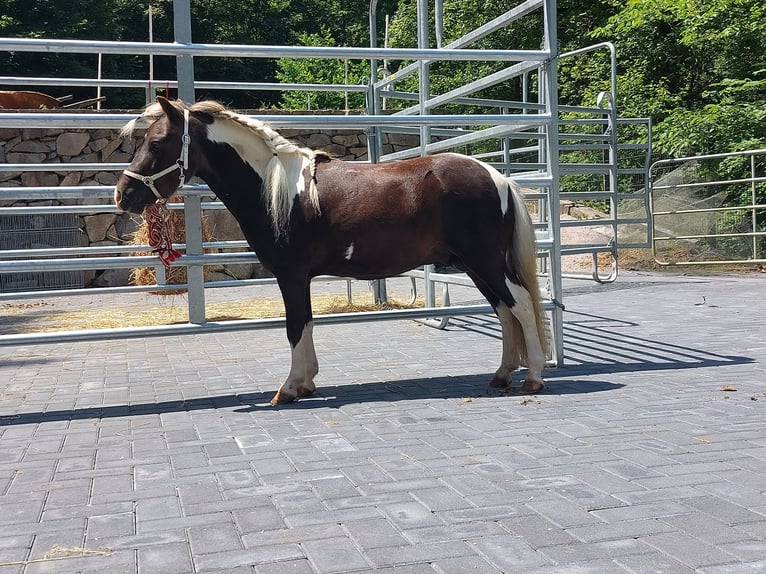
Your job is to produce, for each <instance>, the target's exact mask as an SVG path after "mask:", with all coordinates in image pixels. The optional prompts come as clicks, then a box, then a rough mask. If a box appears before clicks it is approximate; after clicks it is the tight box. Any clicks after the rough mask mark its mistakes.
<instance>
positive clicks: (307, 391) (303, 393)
mask: <svg viewBox="0 0 766 574" xmlns="http://www.w3.org/2000/svg"><path fill="white" fill-rule="evenodd" d="M315 388H316V387H314V385H311V386H310V387H298V396H299V397H300V398H304V397H308V396H311V395H313V394H314V389H315Z"/></svg>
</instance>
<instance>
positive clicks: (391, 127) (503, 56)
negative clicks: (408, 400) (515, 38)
mask: <svg viewBox="0 0 766 574" xmlns="http://www.w3.org/2000/svg"><path fill="white" fill-rule="evenodd" d="M418 9H419V12H420V15H421V16H420V18H421V20H423V19H424V18H425V17H424V14H427V6H426V3H425V0H419V4H418ZM539 10H542V11H543V15H544V18H543V27H542V30H541V33H542V35H543V38H544V41H543V47H542V49H540V50H475V49H470V48H467V46H469V45H470V44H471V43H472V42H474V41H476V40H477V39H479V38H482V37H484V36H486V35H488V34H490V33H491V32H493V31H495V30H497V29H499V28H501V27H503V26H506V25H508V24H509V23H510V22H513V21H515V20H518V19H520V18H523V17H525V16H527V15H529V14H531V13H533V12H535V11H539ZM370 12H371V47H370V48H322V47H302V46H300V47H296V46H236V45H210V44H194V43H191V42H185V43H173V44H162V43H144V42H91V41H87V42H83V41H75V40H46V39H9V38H4V39H2V38H0V50H16V51H29V52H43V53H44V52H50V51H57V52H68V53H79V54H116V53H120V54H124V53H133V54H145V55H171V56H176V57H178V58H189V57H194V56H215V57H245V58H280V57H289V58H342V59H354V58H357V59H367V60H370V62H371V64H373V65H372V66H371V69H372V74H373V75H372V78H371V82H370V84H369V85H368V86H359V85H340V84H332V85H318V84H273V83H253V82H247V83H238V82H205V81H197V80H195V79H194V78H193V77H192V78H189V77H185V78H184V77H182V76H181V70H180V69H179V77H178V80H176V81H173V80H155V82H157V83H162V84H165V83H167V84H169V85H171V86H178V87H179V91H180V89H181V87H182V85H183V84H184V83H187V84H188V83H191V85H192V87H193V86H197V87H200V88H203V87H204V88H205V89H263V90H275V89H280V90H283V89H289V90H296V89H298V90H306V91H310V90H328V91H336V90H337V91H357V92H365V93H366V94H367V96H366V97H367V102H368V109H367V113H366V114H365V115H361V116H349V115H344V116H335V115H333V116H329V115H301V116H290V115H269V116H268V117H267V118H266V120H267V121H268V123H269V124H270V125H271V126H273V127H275V128H277V129H279V128H317V129H327V128H330V129H344V128H353V129H364V130H365V133H366V134H367V140H368V152H369V153H368V156H369V160H370V161H391V160H395V159H399V158H403V157H411V156H416V155H421V154H426V153H435V152H439V151H444V150H455V151H463V152H469V153H470V152H471V147H472V146H474V145H475V144H479V143H483V144H484V148H483V149H482V151H481V152H480V153H478V154H476V155H477V156H478V157H480V158H481V159H483V160H485V161H488V162H490V163H491V164H493V165H495V166H496V167H497V168H498V169H501V171H504V172H505V173H506V175H509V176H512V177H513V178H514V179H515V180H516V181H517V182H519V183H520V184H521V185H522V186H524V187H526V188H529V194H528V199H529V200H530V201H532V202H534V205H535V209H533V213H535V216H536V221H537V223H536V228H537V237H538V251H539V256H540V257H541V273H542V275H543V279H544V281H543V290H544V295H545V301H546V302H545V308H546V310H547V312H548V314H549V317H550V324H551V337H552V349H553V354H552V357H551V358H550V362H551V363H552V364H556V365H561V364H562V363H563V346H564V341H563V293H562V276H563V275H564V274H563V273H562V271H561V257H562V255H569V254H573V253H593V254H594V271H593V272H592V273H591V275H590V276H591V277H592V278H593V279H595V280H597V281H605V280H606V281H611V280H614V277H616V272H617V271H616V266H615V267H614V268H613V269H612V270H611V271H610V275H609V276H608V277H606V278H604V277H602V276H600V275H599V272H598V269H597V265H596V254H597V253H599V252H603V251H608V252H609V253H612V254H614V253H615V249H616V247H615V244H616V236H617V232H616V229H617V225H618V224H619V223H620V221H619V217H618V214H617V207H616V205H617V202H618V197H617V193H618V187H619V185H618V179H619V176H620V175H621V174H622V172H621V171H620V170H621V169H631V170H634V171H640V170H641V167H640V166H639V167H631V168H620V167H619V166H618V165H617V164H618V154H619V151H618V147H619V141H618V140H619V138H618V129H619V125H620V123H621V122H622V120H620V119H619V118H617V111H616V108H615V106H614V101H615V94H616V91H615V90H616V61H615V58H614V49H613V47H612V46H611V45H609V44H600V45H597V46H595V47H591V48H586V49H584V50H582V51H577V52H572V53H569V54H561V55H559V54H557V53H556V46H557V38H556V9H555V2H554V1H553V0H528V1H525V2H522V3H521V4H519V5H518V6H516V7H513V8H511V9H510V10H508V11H507V12H505V13H504V14H502V15H500V16H498V17H497V18H495V19H494V20H492V21H491V22H489V23H487V24H485V25H484V26H482V27H480V28H478V29H477V30H474V31H473V32H471V33H469V34H467V35H466V36H464V37H463V38H460V39H458V40H456V41H455V42H453V43H451V44H449V45H447V46H444V47H443V48H441V49H431V48H429V47H427V40H426V39H425V38H426V37H427V34H425V33H423V32H422V31H421V42H420V45H419V47H418V48H417V49H391V48H386V49H384V48H378V47H376V44H375V42H374V37H375V36H376V34H375V29H376V28H375V27H376V23H375V22H374V0H373V3H372V4H371V11H370ZM426 20H427V18H426ZM602 50H608V51H610V57H611V59H612V62H611V72H610V73H611V74H612V76H611V78H610V82H611V84H612V88H611V90H612V91H611V92H608V91H607V92H606V95H604V96H603V98H602V99H601V100H600V101H599V102H597V103H596V104H595V105H594V106H592V107H590V108H583V107H577V108H570V107H564V106H559V104H558V91H557V62H558V60H559V59H560V58H565V57H580V56H582V55H583V54H589V53H590V52H594V51H595V52H597V51H602ZM386 59H408V60H412V61H413V63H412V64H410V65H409V66H407V67H405V68H403V69H402V70H399V71H398V72H397V75H396V78H397V79H401V78H402V77H403V75H406V74H414V73H417V74H419V92H418V93H405V92H401V91H398V90H396V89H395V81H397V80H395V79H394V78H393V77H391V76H388V77H384V78H379V77H378V69H377V65H376V62H378V61H383V60H386ZM444 60H465V61H471V60H481V61H487V60H491V61H498V62H504V63H505V64H507V65H505V64H504V65H505V67H503V68H502V69H501V70H500V71H499V72H497V73H495V74H492V75H490V76H487V77H485V78H479V79H477V80H475V81H473V82H470V83H469V84H466V85H465V86H462V87H459V88H456V89H454V90H451V91H450V92H448V93H445V94H439V95H431V94H430V93H429V92H430V88H429V80H428V74H429V66H428V64H429V63H430V62H437V61H444ZM511 78H519V79H520V80H521V82H522V84H523V86H524V95H523V98H522V100H521V101H506V100H491V99H486V98H481V97H476V96H475V93H476V92H478V91H480V90H482V89H484V88H486V87H489V86H493V85H497V84H499V83H502V82H505V81H507V80H508V79H511ZM23 81H26V82H27V85H28V84H29V83H30V82H32V83H34V82H37V83H38V85H46V86H55V85H61V86H63V85H92V86H96V85H99V86H103V87H125V88H130V89H139V88H140V89H144V88H145V86H146V82H145V81H141V80H125V79H101V78H99V79H98V80H93V79H87V78H64V79H56V78H32V79H30V78H26V80H25V79H23V78H7V77H5V78H4V77H0V84H6V85H22V82H23ZM535 82H536V85H537V89H536V92H537V94H539V95H538V97H537V99H536V100H535V99H534V98H533V97H531V96H530V92H532V91H533V90H531V89H530V87H531V86H532V85H533V83H535ZM187 89H188V88H187ZM384 98H386V99H388V100H395V99H400V100H405V101H412V102H416V104H415V105H413V106H410V107H406V108H405V109H403V110H400V111H397V112H395V113H385V111H384V110H383V109H382V101H383V99H384ZM447 103H459V104H462V105H464V106H466V107H468V108H470V107H475V108H476V110H480V111H479V113H476V112H474V113H464V114H442V113H437V112H438V108H439V107H440V106H442V105H444V104H447ZM488 108H489V109H495V110H497V113H487V112H486V110H487V109H488ZM569 116H577V117H571V118H570V117H569ZM134 117H135V115H134V114H125V113H105V112H100V113H90V112H81V113H68V112H67V113H43V112H28V113H27V112H14V113H11V112H0V128H25V129H28V128H59V129H89V130H91V129H117V128H120V127H122V126H123V125H124V124H125V123H127V121H129V120H130V119H133V118H134ZM639 121H643V120H639ZM594 125H596V126H598V127H597V128H596V129H595V130H594V129H593V126H594ZM583 132H585V133H583ZM385 133H411V134H418V135H419V136H420V145H419V146H417V147H414V148H411V149H406V150H400V151H398V152H393V153H388V154H383V153H382V149H383V148H382V136H383V134H385ZM649 133H650V130H649ZM486 142H497V148H496V150H495V151H487V145H486ZM647 146H648V147H647ZM649 147H650V138H648V143H647V145H645V146H642V147H640V150H639V151H640V152H641V153H644V152H645V153H647V154H648V151H647V150H648V149H649ZM573 151H574V152H583V153H584V154H585V155H586V156H587V154H588V153H591V152H594V151H597V152H599V153H602V154H603V155H602V160H601V161H600V162H584V163H581V164H580V165H575V164H574V163H569V162H567V161H564V159H565V157H564V155H563V154H565V153H567V152H573ZM124 167H126V166H125V165H124V164H104V163H93V164H90V163H72V164H56V166H55V170H56V171H66V170H71V171H88V170H91V171H117V172H118V171H120V170H122V169H124ZM46 169H47V170H50V169H51V164H48V163H41V164H24V165H2V166H0V170H3V171H25V170H26V171H45V170H46ZM644 169H645V168H644ZM0 173H1V172H0ZM573 173H576V174H583V173H586V174H600V175H603V176H605V177H604V179H603V181H605V182H606V183H605V185H604V187H605V189H599V190H593V191H587V192H582V191H578V192H571V197H573V198H574V200H575V201H584V200H590V199H605V200H607V201H608V202H609V203H610V207H609V217H608V219H607V220H604V221H599V224H601V225H607V226H610V227H611V229H612V230H613V236H614V238H615V241H614V242H612V243H610V244H606V245H569V246H568V245H562V243H561V240H560V233H561V227H562V221H561V219H560V217H559V204H560V199H562V198H563V197H564V196H565V195H566V194H565V193H562V194H561V195H560V194H559V181H560V178H561V176H565V175H567V174H573ZM112 193H113V188H112V187H111V186H89V187H78V186H72V187H66V188H64V187H38V188H32V187H23V188H21V187H10V188H9V187H0V201H13V200H22V199H23V200H29V199H30V198H39V199H59V198H77V199H81V200H82V201H83V202H86V203H85V204H84V205H72V206H70V205H67V206H46V207H37V206H34V207H33V206H29V207H2V208H0V217H2V216H3V215H24V214H43V213H76V214H93V213H114V212H115V207H114V206H113V205H112V204H111V202H110V199H111V197H112ZM567 193H570V192H567ZM635 193H636V196H637V197H639V196H640V192H638V191H636V192H635ZM181 196H182V197H183V203H182V204H175V205H172V206H171V207H172V208H174V209H183V210H184V217H185V224H186V232H187V236H186V242H185V244H181V245H178V246H177V247H178V248H180V249H182V250H185V255H184V256H183V257H182V258H181V259H180V260H179V261H178V262H177V264H178V265H183V266H186V267H187V270H188V273H187V275H188V279H187V283H186V284H182V285H178V284H173V285H163V284H162V268H161V266H160V265H159V262H158V259H157V258H156V257H154V256H131V257H126V256H125V255H126V254H130V253H132V252H135V251H146V250H147V248H146V246H124V245H120V246H114V247H112V246H109V247H73V248H57V247H53V248H48V249H20V250H14V249H4V250H0V275H2V274H10V273H16V272H20V271H32V270H33V271H35V272H39V271H56V270H74V269H80V270H84V269H99V270H102V269H110V268H134V267H144V266H145V267H155V268H158V272H157V276H158V285H152V286H124V287H112V288H99V289H96V290H95V291H97V292H99V293H123V292H124V293H127V292H136V291H162V290H177V289H186V290H187V293H188V297H187V300H188V316H189V323H188V324H184V325H168V326H153V327H146V328H120V329H94V330H85V331H72V332H50V333H34V334H24V333H18V334H12V335H0V345H19V344H36V343H50V342H61V341H74V340H96V339H121V338H129V337H154V336H166V335H171V334H186V333H205V332H213V331H222V330H242V329H258V328H271V327H275V326H278V325H281V324H283V320H281V319H258V320H242V321H225V322H212V321H208V320H207V318H206V310H205V289H207V288H213V287H230V286H238V285H253V286H258V285H262V284H264V283H270V282H271V281H272V280H268V279H251V280H241V281H222V282H207V283H206V282H205V281H204V278H203V273H202V269H203V266H205V265H211V264H221V263H224V262H225V263H241V262H252V261H256V260H257V258H256V257H255V255H254V254H252V253H241V252H230V250H231V249H239V248H242V247H244V242H242V241H233V242H205V241H203V239H202V233H201V219H202V215H203V213H204V211H206V210H211V209H223V207H222V205H221V204H220V203H219V202H217V201H215V198H213V197H211V196H210V192H209V190H208V189H207V187H206V186H204V185H187V186H185V188H184V189H183V190H182V191H181ZM643 197H645V195H644V196H643ZM87 202H90V203H87ZM99 202H100V203H99ZM105 202H106V203H105ZM577 224H579V225H585V223H577ZM564 225H572V223H570V222H566V223H565V224H564ZM210 249H216V250H219V251H221V252H218V253H209V252H208V251H209V250H210ZM43 257H44V258H45V259H41V258H43ZM409 276H410V278H411V280H412V283H413V291H416V289H417V287H416V281H417V282H422V285H423V289H424V293H425V295H426V307H425V308H424V309H403V310H395V311H376V312H364V313H347V314H342V315H337V316H336V315H325V316H317V317H316V322H317V324H322V323H336V322H354V321H373V320H384V319H403V318H409V319H419V320H425V321H427V322H429V323H431V324H435V325H436V326H444V325H445V324H446V322H447V320H448V318H449V317H454V316H459V315H466V314H484V313H489V312H491V309H490V307H489V306H488V305H460V306H449V291H448V289H449V285H451V284H459V285H463V284H470V281H469V280H467V279H466V278H465V276H461V275H459V274H455V273H437V272H435V270H434V269H433V268H432V267H430V266H428V267H426V268H424V269H421V270H415V271H413V272H412V273H411V274H409ZM578 276H579V275H578ZM584 276H585V277H588V275H587V274H586V275H584ZM437 285H440V286H442V288H443V290H444V291H443V297H442V299H443V306H437V304H436V297H435V291H436V289H437ZM93 291H94V290H89V289H78V290H63V291H59V290H55V291H54V290H48V291H42V292H41V291H26V292H8V293H0V301H2V300H14V299H23V298H35V297H53V296H70V295H73V294H77V295H87V294H88V293H90V292H93ZM375 295H376V297H377V298H379V299H384V298H385V296H386V290H385V281H382V282H379V283H378V284H377V285H376V289H375Z"/></svg>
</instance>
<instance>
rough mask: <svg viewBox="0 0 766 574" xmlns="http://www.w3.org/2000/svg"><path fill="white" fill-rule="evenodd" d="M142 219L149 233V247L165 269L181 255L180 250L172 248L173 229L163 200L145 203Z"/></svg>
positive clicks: (168, 211)
mask: <svg viewBox="0 0 766 574" xmlns="http://www.w3.org/2000/svg"><path fill="white" fill-rule="evenodd" d="M144 221H146V226H147V232H148V234H149V247H151V248H152V253H156V254H157V256H158V257H159V258H160V260H161V261H162V264H163V265H164V266H165V269H168V268H169V267H170V264H171V263H173V261H175V260H176V259H178V258H180V257H181V252H180V251H178V250H176V249H173V235H174V233H173V232H174V231H175V230H174V226H173V221H172V220H171V219H170V210H169V209H168V208H167V206H166V205H165V202H164V201H156V202H154V203H152V204H149V205H147V206H146V208H145V209H144Z"/></svg>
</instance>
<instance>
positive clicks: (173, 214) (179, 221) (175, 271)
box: [130, 197, 213, 295]
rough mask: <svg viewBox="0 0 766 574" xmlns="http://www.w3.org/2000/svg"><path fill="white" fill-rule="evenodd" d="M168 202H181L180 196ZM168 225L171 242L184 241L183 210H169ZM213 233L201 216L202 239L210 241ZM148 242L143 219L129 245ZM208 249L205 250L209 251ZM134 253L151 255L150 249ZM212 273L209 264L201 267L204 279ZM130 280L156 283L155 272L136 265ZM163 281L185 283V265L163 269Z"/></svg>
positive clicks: (205, 219)
mask: <svg viewBox="0 0 766 574" xmlns="http://www.w3.org/2000/svg"><path fill="white" fill-rule="evenodd" d="M168 203H181V198H179V197H173V198H171V199H169V200H168ZM169 225H170V229H171V237H172V238H173V243H185V242H186V222H185V221H184V212H183V210H181V209H173V210H170V216H169ZM212 239H213V234H212V232H211V231H210V229H209V228H208V224H207V218H206V217H204V216H203V218H202V240H203V241H211V240H212ZM148 243H149V227H148V225H147V223H146V220H145V219H143V220H142V221H141V224H140V225H139V227H138V229H137V230H136V232H135V233H134V234H133V236H132V237H131V245H147V244H148ZM209 251H210V250H205V252H206V253H207V252H209ZM135 255H152V253H151V252H150V251H139V252H136V253H135ZM212 273H213V269H212V267H211V266H209V265H206V266H205V267H204V268H203V274H204V277H205V281H207V280H208V279H209V278H210V276H211V275H212ZM130 282H131V283H132V284H133V285H156V284H157V274H156V273H155V269H154V267H137V268H134V269H131V271H130ZM165 283H166V284H168V285H179V284H184V283H186V267H185V266H182V265H181V266H175V267H170V268H168V269H166V270H165ZM184 291H185V289H178V290H175V291H151V293H154V294H159V295H173V294H179V293H183V292H184Z"/></svg>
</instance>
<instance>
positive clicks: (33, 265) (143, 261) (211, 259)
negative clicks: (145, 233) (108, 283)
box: [0, 252, 254, 274]
mask: <svg viewBox="0 0 766 574" xmlns="http://www.w3.org/2000/svg"><path fill="white" fill-rule="evenodd" d="M253 260H254V255H253V253H252V252H237V253H206V254H204V255H182V256H181V258H180V259H178V260H177V261H175V262H174V263H173V266H174V267H182V266H184V265H217V264H220V263H251V262H252V261H253ZM158 264H159V258H158V257H156V256H153V255H137V256H135V257H84V258H79V259H43V260H40V259H24V260H16V261H0V274H2V273H27V272H35V271H80V270H84V269H127V268H133V267H154V266H155V265H158Z"/></svg>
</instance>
